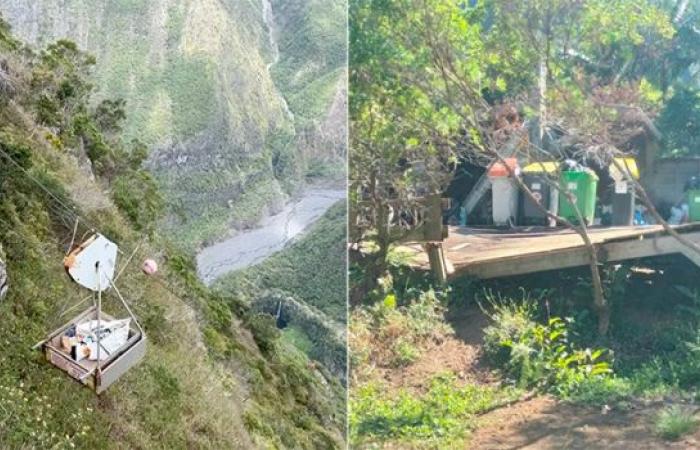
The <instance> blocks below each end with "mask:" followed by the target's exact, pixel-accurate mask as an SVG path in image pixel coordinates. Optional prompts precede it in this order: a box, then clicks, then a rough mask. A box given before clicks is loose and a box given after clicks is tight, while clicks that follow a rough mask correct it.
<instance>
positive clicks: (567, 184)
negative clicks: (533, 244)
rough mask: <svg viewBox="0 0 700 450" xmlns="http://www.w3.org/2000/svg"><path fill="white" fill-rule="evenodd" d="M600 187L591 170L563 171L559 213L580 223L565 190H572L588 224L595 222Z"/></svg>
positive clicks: (571, 220)
mask: <svg viewBox="0 0 700 450" xmlns="http://www.w3.org/2000/svg"><path fill="white" fill-rule="evenodd" d="M597 189H598V177H597V176H596V174H595V173H593V172H589V171H576V172H562V173H561V191H562V194H561V195H560V196H559V215H560V216H562V217H564V218H565V219H567V220H569V221H570V222H573V223H578V216H577V214H576V210H575V209H574V206H573V205H572V204H571V203H570V202H569V199H568V196H567V195H566V194H564V192H570V193H571V194H573V196H574V200H575V203H576V206H577V207H578V209H579V211H580V212H581V215H582V216H583V218H584V220H585V221H586V224H587V225H590V224H592V223H593V217H594V216H595V200H596V190H597ZM699 206H700V205H699Z"/></svg>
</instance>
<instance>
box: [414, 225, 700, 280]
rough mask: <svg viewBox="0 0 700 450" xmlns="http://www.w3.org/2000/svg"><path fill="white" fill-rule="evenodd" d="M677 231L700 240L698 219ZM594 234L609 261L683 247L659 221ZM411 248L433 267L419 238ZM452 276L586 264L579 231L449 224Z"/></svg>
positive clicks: (446, 244) (423, 266) (422, 264)
mask: <svg viewBox="0 0 700 450" xmlns="http://www.w3.org/2000/svg"><path fill="white" fill-rule="evenodd" d="M675 228H676V231H678V232H679V233H681V234H685V235H686V237H687V238H688V239H690V240H692V241H694V242H696V243H700V224H689V225H683V226H678V227H675ZM590 237H591V240H592V241H593V243H594V244H596V246H598V247H599V248H600V249H601V258H602V259H603V260H605V261H608V262H614V261H622V260H627V259H635V258H640V257H646V256H656V255H665V254H672V253H687V251H686V252H683V246H682V245H681V244H680V243H678V242H677V240H676V239H675V238H673V237H671V236H668V235H667V234H666V232H665V231H664V230H663V228H662V227H661V226H660V225H650V226H641V227H611V228H593V229H591V230H590ZM404 249H405V250H406V251H409V252H412V253H413V258H412V265H413V267H414V268H416V269H419V270H429V269H430V265H429V263H428V258H427V255H426V254H425V252H424V251H423V249H422V246H421V244H419V243H409V244H406V245H405V246H404ZM443 249H444V254H445V258H446V260H447V266H448V278H455V277H459V276H464V275H471V276H475V277H478V278H496V277H502V276H511V275H522V274H528V273H533V272H540V271H547V270H554V269H558V268H570V267H577V266H583V265H586V264H588V261H589V259H588V258H589V257H588V253H587V250H586V248H585V246H584V243H583V240H582V239H581V237H580V236H579V235H578V234H576V232H574V231H572V230H568V229H546V228H527V229H520V230H516V231H497V230H489V229H476V228H466V227H454V226H451V227H449V235H448V237H447V239H445V240H444V241H443Z"/></svg>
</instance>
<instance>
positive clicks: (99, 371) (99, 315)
mask: <svg viewBox="0 0 700 450" xmlns="http://www.w3.org/2000/svg"><path fill="white" fill-rule="evenodd" d="M95 267H96V268H97V381H98V382H99V379H100V378H101V377H102V367H101V366H100V328H101V318H102V286H101V281H102V274H101V272H100V263H99V261H98V262H97V264H95ZM96 384H97V383H96ZM95 388H97V386H95Z"/></svg>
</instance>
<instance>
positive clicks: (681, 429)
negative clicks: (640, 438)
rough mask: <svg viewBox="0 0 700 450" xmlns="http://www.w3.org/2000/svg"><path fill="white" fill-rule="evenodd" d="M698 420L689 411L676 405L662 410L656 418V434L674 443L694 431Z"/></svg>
mask: <svg viewBox="0 0 700 450" xmlns="http://www.w3.org/2000/svg"><path fill="white" fill-rule="evenodd" d="M697 425H698V420H697V419H696V418H695V415H693V414H692V413H691V412H690V411H688V410H687V409H684V408H682V407H680V406H678V405H674V406H671V407H669V408H666V409H664V410H662V411H661V412H660V413H659V415H658V416H657V418H656V424H655V428H656V432H657V434H658V435H659V436H661V437H662V438H664V439H667V440H670V441H675V440H677V439H679V438H680V437H681V436H683V435H684V434H688V433H690V432H692V431H693V430H695V428H697Z"/></svg>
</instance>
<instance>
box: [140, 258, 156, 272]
mask: <svg viewBox="0 0 700 450" xmlns="http://www.w3.org/2000/svg"><path fill="white" fill-rule="evenodd" d="M141 270H143V273H145V274H146V275H153V274H154V273H156V272H158V263H157V262H155V261H154V260H152V259H147V260H145V261H144V262H143V266H141Z"/></svg>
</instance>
